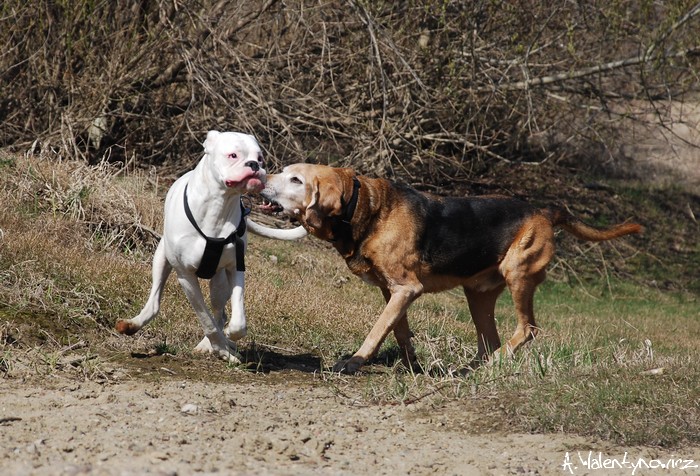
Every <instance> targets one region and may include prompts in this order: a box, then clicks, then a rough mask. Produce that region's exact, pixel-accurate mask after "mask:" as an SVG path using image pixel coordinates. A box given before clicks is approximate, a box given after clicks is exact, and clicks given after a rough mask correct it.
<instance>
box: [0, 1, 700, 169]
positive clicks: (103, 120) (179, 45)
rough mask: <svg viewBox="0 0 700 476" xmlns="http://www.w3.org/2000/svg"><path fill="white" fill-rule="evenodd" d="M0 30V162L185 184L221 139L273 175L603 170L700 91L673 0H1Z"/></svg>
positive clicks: (698, 13) (685, 7)
mask: <svg viewBox="0 0 700 476" xmlns="http://www.w3.org/2000/svg"><path fill="white" fill-rule="evenodd" d="M0 15H1V17H0V22H1V25H2V27H1V28H0V51H1V53H0V90H1V91H2V95H1V96H0V146H4V147H13V148H15V149H17V150H26V149H28V148H30V147H34V148H40V149H43V150H46V149H52V150H54V151H55V152H57V153H58V154H60V155H61V156H64V157H71V158H75V157H77V158H81V159H84V160H87V161H89V162H93V163H95V162H99V161H102V160H109V161H120V162H123V163H124V164H127V165H129V166H133V167H137V166H144V165H153V164H160V165H170V166H172V167H180V168H181V167H183V165H189V164H191V163H192V162H194V161H195V160H197V159H198V158H199V155H200V153H201V145H200V143H201V141H202V140H203V138H204V137H205V134H206V131H207V130H209V129H215V128H216V129H221V130H241V131H246V132H249V133H252V134H254V135H256V136H257V137H258V139H259V141H260V143H261V145H262V146H263V147H264V148H265V149H266V150H267V153H268V159H269V160H271V161H272V162H273V165H279V164H280V163H287V162H293V161H300V160H310V161H322V162H329V163H333V164H343V165H352V166H355V167H356V168H358V169H360V170H362V171H365V172H370V173H378V174H383V175H391V174H398V175H402V176H404V177H407V178H408V179H409V180H411V181H413V182H420V181H424V180H425V181H426V182H431V183H440V182H442V181H443V180H444V179H445V178H455V177H460V176H461V177H466V176H469V175H470V174H472V173H474V172H476V171H479V170H480V169H481V168H482V167H483V166H484V165H487V164H488V163H491V162H492V161H504V160H513V161H517V160H527V161H544V160H561V159H562V158H563V159H574V158H575V159H585V160H591V161H596V162H599V161H614V160H615V159H616V154H617V142H616V141H617V134H618V131H619V121H621V120H622V119H623V118H625V120H629V119H632V120H633V119H634V116H633V115H632V112H633V111H634V112H635V113H640V114H641V113H648V112H649V110H653V109H654V108H656V107H659V105H661V104H663V102H662V101H664V100H668V99H674V98H675V99H678V100H683V98H685V97H687V95H688V93H692V92H695V91H697V90H698V87H699V86H700V82H699V81H698V75H697V72H698V66H699V65H700V61H699V58H700V39H699V38H700V37H699V36H698V35H697V32H698V31H700V4H696V3H694V2H689V1H685V0H672V1H665V2H660V1H651V0H642V1H639V0H622V1H616V2H573V1H563V2H544V1H539V0H520V1H516V2H510V1H476V2H462V1H451V0H424V1H417V0H410V1H405V2H383V1H381V2H374V1H367V0H348V1H334V0H314V1H305V0H286V1H280V0H255V1H249V2H239V1H232V0H219V1H212V0H167V1H166V0H154V1H140V2H133V1H127V0H110V1H107V0H97V1H88V0H76V1H70V2H54V1H50V0H31V1H25V0H21V1H20V0H5V1H4V2H3V4H2V7H1V12H0ZM640 117H641V116H640ZM646 117H648V116H646ZM582 151H585V154H588V155H581V153H582ZM272 168H274V167H272Z"/></svg>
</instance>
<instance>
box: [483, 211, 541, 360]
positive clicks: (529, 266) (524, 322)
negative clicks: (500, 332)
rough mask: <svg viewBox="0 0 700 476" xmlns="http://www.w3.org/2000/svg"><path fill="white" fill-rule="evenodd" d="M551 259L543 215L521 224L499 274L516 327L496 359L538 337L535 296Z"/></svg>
mask: <svg viewBox="0 0 700 476" xmlns="http://www.w3.org/2000/svg"><path fill="white" fill-rule="evenodd" d="M552 256H554V231H553V230H552V225H551V223H550V222H549V221H548V220H547V219H546V218H545V217H544V216H542V215H534V216H532V217H530V219H529V220H527V222H525V223H524V224H523V226H522V227H521V229H520V232H519V233H518V235H517V237H516V239H515V240H514V241H513V244H512V245H511V246H510V249H509V250H508V253H507V254H506V256H505V258H504V259H503V261H502V262H501V264H500V266H499V270H500V272H501V275H502V276H503V277H504V278H505V280H506V284H507V285H508V289H509V290H510V294H511V296H512V297H513V303H514V305H515V313H516V317H517V320H518V322H517V326H516V328H515V332H514V333H513V337H511V338H510V339H509V340H508V342H507V343H506V345H505V346H504V347H503V348H501V351H500V353H499V354H500V355H496V354H494V357H495V358H498V357H499V356H501V357H506V356H511V355H513V353H514V352H515V351H517V350H518V349H519V348H520V347H522V345H523V344H525V343H526V342H528V341H529V340H531V339H533V338H534V337H535V335H537V331H538V328H537V324H536V323H535V311H534V304H533V301H534V295H535V290H536V289H537V286H538V285H539V284H540V283H541V282H542V281H544V278H545V276H546V273H547V272H546V269H547V265H548V264H549V262H550V260H551V259H552Z"/></svg>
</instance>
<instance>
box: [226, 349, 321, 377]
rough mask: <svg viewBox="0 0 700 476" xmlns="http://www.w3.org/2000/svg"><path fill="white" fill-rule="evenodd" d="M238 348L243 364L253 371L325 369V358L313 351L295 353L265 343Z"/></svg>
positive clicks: (310, 370) (315, 370)
mask: <svg viewBox="0 0 700 476" xmlns="http://www.w3.org/2000/svg"><path fill="white" fill-rule="evenodd" d="M238 350H239V352H240V354H241V357H242V359H241V361H242V365H243V366H245V368H246V369H247V370H249V371H253V372H260V373H270V372H279V371H283V370H296V371H298V372H306V373H315V372H322V371H324V370H325V368H324V365H323V360H322V359H321V358H320V357H319V356H317V355H314V354H311V353H299V354H295V353H293V352H291V351H288V350H286V349H278V348H275V347H271V346H264V345H251V346H247V347H245V348H239V349H238Z"/></svg>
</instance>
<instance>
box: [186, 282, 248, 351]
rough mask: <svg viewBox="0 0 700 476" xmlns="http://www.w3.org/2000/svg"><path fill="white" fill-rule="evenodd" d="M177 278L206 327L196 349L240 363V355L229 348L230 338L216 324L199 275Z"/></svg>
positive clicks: (203, 325) (200, 320) (203, 327)
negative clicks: (208, 307) (208, 306)
mask: <svg viewBox="0 0 700 476" xmlns="http://www.w3.org/2000/svg"><path fill="white" fill-rule="evenodd" d="M177 279H178V281H179V282H180V285H181V286H182V289H183V290H184V291H185V295H186V296H187V299H188V300H189V301H190V304H191V305H192V308H193V309H194V312H195V314H197V317H198V318H199V323H200V324H201V325H202V329H204V339H202V341H201V342H200V343H199V344H197V347H195V351H198V352H206V353H212V354H214V355H216V356H218V357H220V358H222V359H224V360H226V361H229V362H232V363H236V364H240V363H241V360H240V359H239V358H238V356H236V355H235V353H232V352H231V351H230V350H229V346H228V339H226V336H224V333H223V332H222V331H221V329H220V328H219V327H218V326H217V325H216V318H215V317H214V316H212V314H211V313H210V312H209V309H207V304H206V303H205V302H204V296H203V295H202V289H201V288H200V287H199V281H197V277H196V276H195V275H194V274H189V273H181V274H178V277H177Z"/></svg>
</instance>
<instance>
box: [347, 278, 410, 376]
mask: <svg viewBox="0 0 700 476" xmlns="http://www.w3.org/2000/svg"><path fill="white" fill-rule="evenodd" d="M421 292H422V287H421V286H420V285H414V286H400V287H399V286H397V287H396V288H394V290H393V291H392V292H391V297H390V298H389V302H388V303H387V305H386V307H385V308H384V311H382V313H381V315H380V316H379V319H377V322H375V323H374V326H373V327H372V330H371V331H370V332H369V334H368V335H367V337H366V338H365V341H364V342H363V343H362V346H361V347H360V349H359V350H358V351H357V352H355V354H354V355H353V356H352V357H351V358H350V359H348V360H339V361H338V362H336V364H335V365H334V366H333V372H340V373H344V374H354V373H356V372H357V371H358V370H360V367H362V365H364V363H365V362H367V361H368V360H369V359H371V358H372V357H373V356H374V354H376V353H377V351H378V350H379V346H381V345H382V342H384V339H385V338H386V336H387V335H388V334H389V332H391V331H392V329H394V328H395V327H396V325H397V323H398V322H399V321H400V320H401V319H402V318H404V319H405V314H406V310H407V309H408V307H409V306H410V305H411V303H412V302H413V301H415V300H416V298H418V296H420V295H421ZM406 327H408V323H406Z"/></svg>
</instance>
